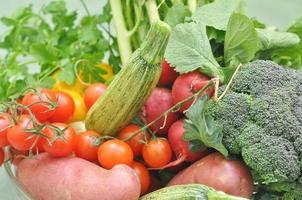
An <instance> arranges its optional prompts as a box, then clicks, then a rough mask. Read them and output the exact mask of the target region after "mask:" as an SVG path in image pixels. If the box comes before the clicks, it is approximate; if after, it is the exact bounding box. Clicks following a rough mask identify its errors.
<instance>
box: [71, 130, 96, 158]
mask: <svg viewBox="0 0 302 200" xmlns="http://www.w3.org/2000/svg"><path fill="white" fill-rule="evenodd" d="M98 136H99V135H98V133H97V132H94V131H85V132H82V133H80V134H79V135H78V136H77V144H76V147H75V151H74V152H75V154H76V156H78V157H80V158H83V159H86V160H89V161H97V160H98V147H97V146H95V145H94V141H95V139H96V138H97V137H98Z"/></svg>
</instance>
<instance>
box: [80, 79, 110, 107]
mask: <svg viewBox="0 0 302 200" xmlns="http://www.w3.org/2000/svg"><path fill="white" fill-rule="evenodd" d="M106 89H107V86H106V85H105V84H103V83H95V84H92V85H90V86H89V87H88V88H87V89H86V90H85V93H84V101H85V104H86V106H87V108H90V107H91V106H92V105H93V104H94V103H95V102H96V100H98V98H99V97H100V96H101V95H102V94H103V93H104V92H105V90H106Z"/></svg>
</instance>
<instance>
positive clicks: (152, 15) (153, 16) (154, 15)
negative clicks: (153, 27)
mask: <svg viewBox="0 0 302 200" xmlns="http://www.w3.org/2000/svg"><path fill="white" fill-rule="evenodd" d="M145 4H146V9H147V13H148V17H149V21H150V24H152V23H154V22H156V21H159V20H160V17H159V13H158V9H157V4H156V1H155V0H147V1H146V3H145Z"/></svg>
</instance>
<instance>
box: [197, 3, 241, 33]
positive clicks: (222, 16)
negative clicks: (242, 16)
mask: <svg viewBox="0 0 302 200" xmlns="http://www.w3.org/2000/svg"><path fill="white" fill-rule="evenodd" d="M243 5H244V1H243V0H216V1H214V2H213V3H210V4H206V5H204V6H202V7H200V8H198V9H197V10H196V11H195V13H194V14H193V16H192V18H193V21H195V22H199V23H202V24H205V25H207V26H211V27H214V28H215V29H218V30H226V29H227V24H228V21H229V18H230V17H231V15H232V14H233V13H234V12H238V13H240V12H241V11H242V10H243Z"/></svg>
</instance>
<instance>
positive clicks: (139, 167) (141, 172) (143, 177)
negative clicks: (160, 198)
mask: <svg viewBox="0 0 302 200" xmlns="http://www.w3.org/2000/svg"><path fill="white" fill-rule="evenodd" d="M131 167H132V169H134V171H135V173H136V174H137V176H138V177H139V180H140V183H141V195H142V194H144V193H146V192H147V191H148V189H149V187H150V184H151V176H150V172H149V171H148V169H147V168H146V167H145V165H143V164H142V163H139V162H136V161H133V163H132V165H131Z"/></svg>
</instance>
